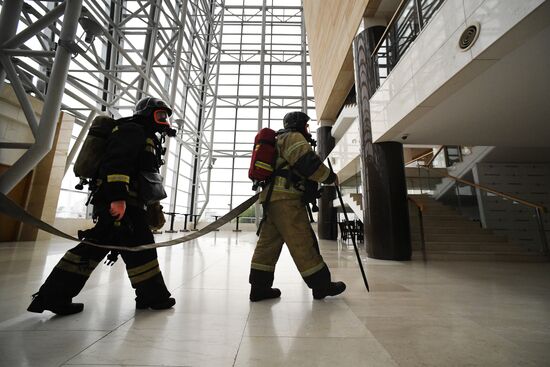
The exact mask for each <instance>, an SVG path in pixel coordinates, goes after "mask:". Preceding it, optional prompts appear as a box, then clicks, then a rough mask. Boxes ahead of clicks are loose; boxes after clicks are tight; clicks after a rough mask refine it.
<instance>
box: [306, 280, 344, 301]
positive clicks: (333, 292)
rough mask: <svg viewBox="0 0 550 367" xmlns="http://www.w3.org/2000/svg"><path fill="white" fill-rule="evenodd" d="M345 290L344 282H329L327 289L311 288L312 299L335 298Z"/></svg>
mask: <svg viewBox="0 0 550 367" xmlns="http://www.w3.org/2000/svg"><path fill="white" fill-rule="evenodd" d="M345 290H346V284H345V283H344V282H330V284H329V285H328V287H323V288H313V298H315V299H323V298H325V297H327V296H337V295H339V294H340V293H342V292H343V291H345Z"/></svg>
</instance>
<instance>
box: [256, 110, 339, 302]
mask: <svg viewBox="0 0 550 367" xmlns="http://www.w3.org/2000/svg"><path fill="white" fill-rule="evenodd" d="M309 120H310V118H309V116H307V115H306V114H305V113H303V112H290V113H288V114H286V115H285V117H284V118H283V124H284V129H283V130H281V131H279V132H277V140H276V151H277V160H276V164H275V171H274V174H273V177H272V178H271V182H270V183H269V185H268V186H266V187H264V189H263V190H262V192H261V194H260V202H261V203H262V205H263V207H264V218H263V219H262V223H261V224H260V232H259V235H260V237H259V239H258V242H257V244H256V249H255V251H254V255H253V256H252V263H251V266H250V268H251V269H250V277H249V282H250V285H251V289H250V300H251V301H252V302H256V301H261V300H264V299H270V298H277V297H280V295H281V291H280V290H279V289H277V288H272V286H273V280H274V272H275V266H276V264H277V260H278V259H279V255H280V254H281V250H282V246H283V244H284V243H286V245H287V247H288V249H289V252H290V255H291V256H292V259H293V260H294V263H295V264H296V267H297V268H298V270H299V271H300V274H301V276H302V278H303V279H304V281H305V283H306V284H307V286H308V287H309V288H310V289H312V294H313V298H314V299H323V298H325V297H327V296H336V295H338V294H340V293H342V292H343V291H344V290H345V289H346V285H345V284H344V283H343V282H332V280H331V274H330V271H329V269H328V266H327V265H326V264H325V262H324V261H323V257H322V256H321V253H320V252H319V244H318V242H317V238H316V236H315V233H314V232H313V229H312V227H311V224H310V220H309V217H308V213H307V210H306V205H309V202H312V201H313V200H315V199H316V194H317V188H318V183H324V184H332V183H336V184H337V176H336V175H335V174H334V172H332V171H331V170H330V169H329V168H328V167H327V166H325V165H324V164H323V162H322V161H321V159H320V158H319V156H318V155H317V154H315V152H314V151H313V150H312V147H311V142H312V141H313V140H312V138H311V134H309V131H308V121H309Z"/></svg>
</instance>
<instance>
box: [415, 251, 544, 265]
mask: <svg viewBox="0 0 550 367" xmlns="http://www.w3.org/2000/svg"><path fill="white" fill-rule="evenodd" d="M426 255H427V260H428V261H433V260H445V261H508V262H546V261H548V260H550V259H549V258H548V257H545V256H543V255H542V254H538V253H495V252H465V251H452V252H451V251H446V252H432V251H431V252H428V253H427V254H426ZM422 258H423V257H422V252H421V251H413V255H412V259H413V260H422Z"/></svg>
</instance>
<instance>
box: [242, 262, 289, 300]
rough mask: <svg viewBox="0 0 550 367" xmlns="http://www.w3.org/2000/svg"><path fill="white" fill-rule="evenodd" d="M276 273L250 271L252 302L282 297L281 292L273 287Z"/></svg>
mask: <svg viewBox="0 0 550 367" xmlns="http://www.w3.org/2000/svg"><path fill="white" fill-rule="evenodd" d="M273 277H274V273H273V272H272V271H263V270H258V269H250V276H249V277H248V281H249V283H250V297H249V298H250V301H252V302H258V301H262V300H264V299H272V298H279V297H281V291H280V290H279V289H278V288H271V287H272V286H273Z"/></svg>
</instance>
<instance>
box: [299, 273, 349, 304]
mask: <svg viewBox="0 0 550 367" xmlns="http://www.w3.org/2000/svg"><path fill="white" fill-rule="evenodd" d="M304 281H305V282H306V284H307V285H308V287H309V288H311V290H312V293H313V298H314V299H323V298H325V297H327V296H337V295H339V294H340V293H342V292H344V291H345V290H346V284H345V283H344V282H332V281H331V275H330V271H329V270H328V267H327V266H326V265H325V266H324V267H323V268H321V270H319V271H317V272H315V273H313V274H311V275H309V276H307V277H304Z"/></svg>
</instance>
